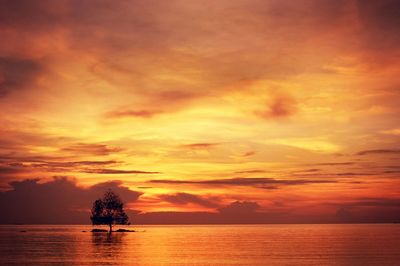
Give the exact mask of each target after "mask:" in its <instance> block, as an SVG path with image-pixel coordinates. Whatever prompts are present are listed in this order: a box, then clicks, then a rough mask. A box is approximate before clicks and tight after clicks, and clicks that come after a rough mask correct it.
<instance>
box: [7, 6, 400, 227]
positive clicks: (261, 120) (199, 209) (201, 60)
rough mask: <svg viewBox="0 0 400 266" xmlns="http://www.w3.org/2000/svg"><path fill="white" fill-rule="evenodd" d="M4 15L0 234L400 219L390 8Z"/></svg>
mask: <svg viewBox="0 0 400 266" xmlns="http://www.w3.org/2000/svg"><path fill="white" fill-rule="evenodd" d="M0 7H1V8H0V36H1V42H0V108H1V112H0V125H1V127H0V136H1V139H0V207H1V208H2V209H3V210H4V209H5V210H6V213H8V215H7V217H5V216H3V217H1V218H0V222H2V223H12V222H26V221H28V222H34V223H52V222H56V223H59V222H82V221H83V222H90V220H89V219H88V215H87V212H88V210H89V209H90V207H91V204H92V202H93V200H94V199H96V198H97V197H99V196H101V194H102V193H103V192H104V191H105V190H106V189H107V188H111V189H113V190H115V191H116V192H117V193H119V194H120V195H121V197H122V199H123V200H124V201H125V202H126V203H127V204H126V207H127V208H128V209H129V210H130V213H131V217H132V218H133V219H132V220H133V222H134V223H135V221H138V222H143V223H162V222H163V221H164V222H177V223H179V222H187V223H190V222H193V221H197V222H203V221H204V222H209V221H211V222H354V221H357V222H359V221H361V222H371V221H374V222H376V221H385V222H388V221H394V220H399V219H400V163H399V159H400V142H399V141H400V87H399V85H400V64H399V62H400V61H399V60H400V45H399V41H400V32H399V29H400V14H399V10H400V2H399V1H396V0H365V1H363V0H360V1H352V0H335V1H334V0H299V1H289V0H288V1H281V0H267V1H265V0H233V1H232V0H218V1H211V0H202V1H200V0H199V1H195V0H169V1H162V0H158V1H154V0H139V1H136V0H129V1H128V0H126V1H111V0H100V1H88V0H84V1H82V0H79V1H78V0H76V1H74V0H60V1H50V0H48V1H47V0H30V1H28V0H27V1H19V0H18V1H16V0H0ZM43 210H45V211H46V214H47V215H43V214H42V213H41V214H38V213H40V212H41V211H43ZM72 214H74V215H72ZM72 217H79V218H76V219H75V218H72ZM74 219H75V220H74ZM85 219H86V220H85ZM135 219H136V220H135ZM185 219H186V220H185Z"/></svg>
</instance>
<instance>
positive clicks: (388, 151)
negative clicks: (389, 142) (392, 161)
mask: <svg viewBox="0 0 400 266" xmlns="http://www.w3.org/2000/svg"><path fill="white" fill-rule="evenodd" d="M373 154H377V155H386V154H388V155H392V154H400V149H378V150H365V151H360V152H357V153H356V155H373Z"/></svg>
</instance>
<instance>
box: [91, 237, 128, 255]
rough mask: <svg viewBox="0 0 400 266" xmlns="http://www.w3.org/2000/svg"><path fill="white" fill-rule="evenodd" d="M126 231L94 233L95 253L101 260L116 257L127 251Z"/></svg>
mask: <svg viewBox="0 0 400 266" xmlns="http://www.w3.org/2000/svg"><path fill="white" fill-rule="evenodd" d="M125 237H126V233H111V234H110V233H92V248H93V254H94V255H95V256H96V257H97V259H100V260H108V259H111V258H112V259H116V258H119V257H121V254H124V253H126V250H125V247H126V245H125V239H124V238H125Z"/></svg>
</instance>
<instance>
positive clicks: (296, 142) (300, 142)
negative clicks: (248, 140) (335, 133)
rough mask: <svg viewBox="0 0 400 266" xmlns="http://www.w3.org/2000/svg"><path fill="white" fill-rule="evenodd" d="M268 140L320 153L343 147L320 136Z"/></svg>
mask: <svg viewBox="0 0 400 266" xmlns="http://www.w3.org/2000/svg"><path fill="white" fill-rule="evenodd" d="M268 142H270V143H273V144H279V145H284V146H288V147H294V148H298V149H302V150H307V151H312V152H320V153H335V152H338V151H339V150H340V149H341V147H340V146H339V145H337V144H335V143H332V142H330V141H327V140H323V139H319V138H278V139H271V140H269V141H268Z"/></svg>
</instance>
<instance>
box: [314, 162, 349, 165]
mask: <svg viewBox="0 0 400 266" xmlns="http://www.w3.org/2000/svg"><path fill="white" fill-rule="evenodd" d="M355 164H356V163H354V162H338V163H336V162H329V163H313V164H306V165H311V166H313V165H315V166H347V165H355Z"/></svg>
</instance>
